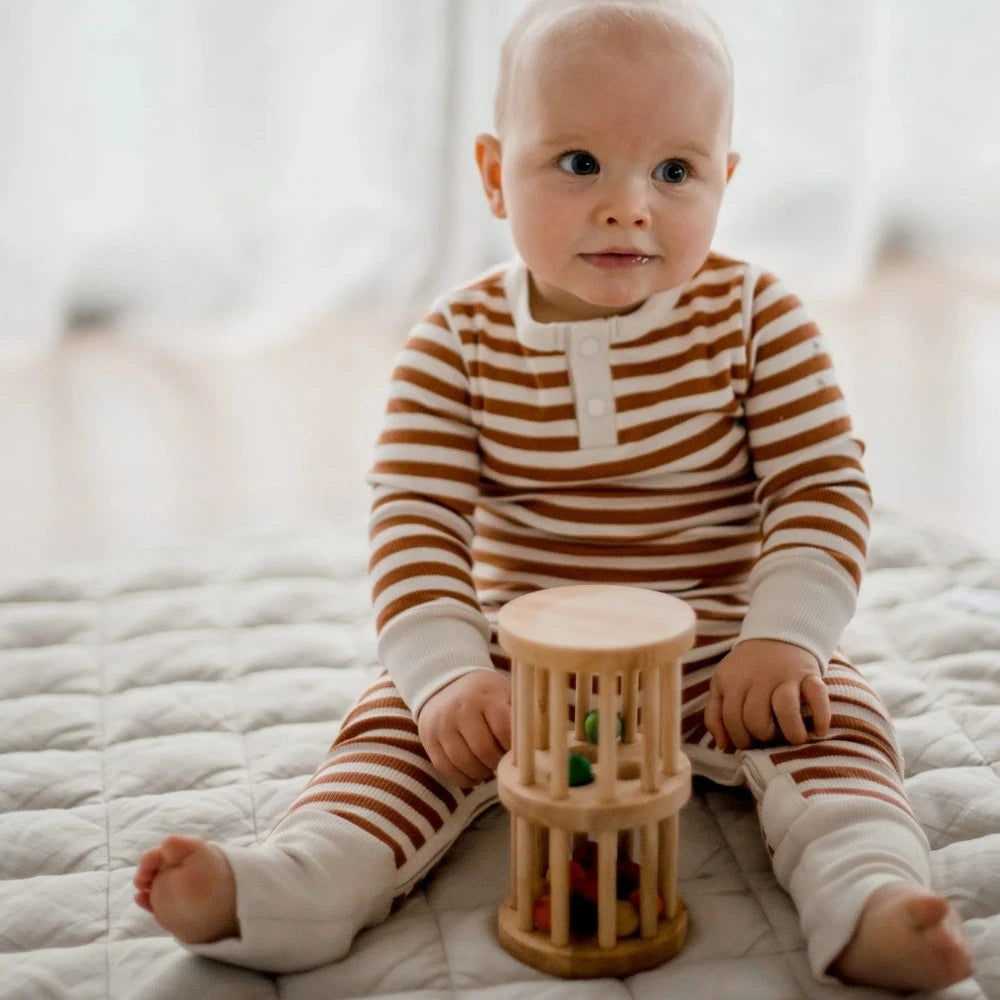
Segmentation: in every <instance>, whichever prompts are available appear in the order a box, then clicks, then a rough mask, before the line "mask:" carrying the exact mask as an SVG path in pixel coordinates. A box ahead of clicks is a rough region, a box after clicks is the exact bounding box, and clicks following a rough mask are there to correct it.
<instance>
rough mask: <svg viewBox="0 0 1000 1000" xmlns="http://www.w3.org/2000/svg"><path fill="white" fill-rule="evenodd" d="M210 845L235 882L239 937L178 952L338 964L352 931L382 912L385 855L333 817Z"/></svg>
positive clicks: (252, 962)
mask: <svg viewBox="0 0 1000 1000" xmlns="http://www.w3.org/2000/svg"><path fill="white" fill-rule="evenodd" d="M216 846H218V847H219V849H220V850H221V851H222V852H223V854H225V856H226V859H227V860H228V861H229V864H230V865H231V866H232V869H233V874H234V876H235V879H236V914H237V917H238V919H239V923H240V937H238V938H225V939H223V940H221V941H214V942H212V943H211V944H204V945H186V946H185V947H187V948H189V949H190V950H191V951H194V952H197V953H198V954H199V955H204V956H206V957H208V958H214V959H218V960H220V961H223V962H229V963H231V964H233V965H240V966H244V967H246V968H250V969H259V970H263V971H268V972H299V971H302V970H304V969H311V968H315V967H316V966H318V965H323V964H325V963H327V962H333V961H336V960H337V959H340V958H342V957H343V956H344V955H345V954H346V953H347V951H348V949H349V948H350V946H351V942H352V941H353V940H354V936H355V935H356V934H357V933H358V931H360V930H361V929H362V928H363V927H365V926H367V925H368V924H372V923H377V922H379V921H381V920H384V919H385V918H386V916H388V914H389V909H390V906H391V905H392V898H393V895H394V888H395V881H396V866H395V861H394V859H393V856H392V852H391V851H390V850H389V848H388V847H386V846H385V845H384V844H382V843H381V842H380V841H378V840H376V839H375V838H374V837H372V836H370V835H369V834H366V833H364V832H363V831H361V830H359V829H358V828H357V827H356V826H354V825H353V824H351V823H349V822H347V821H346V820H343V819H341V818H340V817H337V816H331V815H329V814H315V813H313V814H312V815H304V816H303V817H302V818H301V821H300V822H296V823H292V824H287V825H285V826H284V827H279V828H278V830H276V832H275V834H274V835H272V837H271V838H270V839H269V840H268V841H267V842H266V843H264V844H260V845H258V846H254V847H232V846H227V845H221V844H219V845H216Z"/></svg>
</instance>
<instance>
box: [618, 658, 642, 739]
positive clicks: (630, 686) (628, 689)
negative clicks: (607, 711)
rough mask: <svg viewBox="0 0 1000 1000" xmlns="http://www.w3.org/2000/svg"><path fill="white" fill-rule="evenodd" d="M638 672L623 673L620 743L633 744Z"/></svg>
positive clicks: (635, 727) (635, 723) (637, 701)
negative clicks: (623, 687)
mask: <svg viewBox="0 0 1000 1000" xmlns="http://www.w3.org/2000/svg"><path fill="white" fill-rule="evenodd" d="M638 689H639V672H638V671H637V670H628V671H626V672H625V689H624V691H622V715H623V716H624V719H623V720H622V742H623V743H635V733H636V729H637V728H638V724H639V690H638Z"/></svg>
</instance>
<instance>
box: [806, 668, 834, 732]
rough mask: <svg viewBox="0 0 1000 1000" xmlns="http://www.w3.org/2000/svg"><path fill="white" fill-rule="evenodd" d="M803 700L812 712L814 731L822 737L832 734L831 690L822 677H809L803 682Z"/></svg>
mask: <svg viewBox="0 0 1000 1000" xmlns="http://www.w3.org/2000/svg"><path fill="white" fill-rule="evenodd" d="M802 700H803V701H804V702H805V703H806V704H807V705H808V706H809V711H810V712H811V713H812V728H813V732H814V733H815V734H816V735H817V736H820V737H823V736H828V735H829V734H830V722H831V713H830V692H829V691H828V690H827V687H826V684H825V682H824V681H823V678H822V677H816V676H812V677H807V678H806V679H805V680H804V681H803V682H802Z"/></svg>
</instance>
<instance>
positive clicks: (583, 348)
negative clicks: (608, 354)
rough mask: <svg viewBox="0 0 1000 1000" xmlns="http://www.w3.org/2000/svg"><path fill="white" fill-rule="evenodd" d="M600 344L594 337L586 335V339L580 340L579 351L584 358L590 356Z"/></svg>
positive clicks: (596, 350)
mask: <svg viewBox="0 0 1000 1000" xmlns="http://www.w3.org/2000/svg"><path fill="white" fill-rule="evenodd" d="M599 348H600V344H598V343H597V338H596V337H587V338H586V340H581V341H580V353H581V354H582V355H583V356H584V357H585V358H592V357H593V356H594V355H595V354H596V353H597V352H598V350H599Z"/></svg>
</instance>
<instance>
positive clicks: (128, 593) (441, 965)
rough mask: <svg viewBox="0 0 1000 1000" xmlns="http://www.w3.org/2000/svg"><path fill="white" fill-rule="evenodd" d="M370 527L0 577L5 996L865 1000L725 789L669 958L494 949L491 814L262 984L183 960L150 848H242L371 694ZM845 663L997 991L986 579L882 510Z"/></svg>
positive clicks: (685, 887) (999, 776) (998, 615)
mask: <svg viewBox="0 0 1000 1000" xmlns="http://www.w3.org/2000/svg"><path fill="white" fill-rule="evenodd" d="M363 538H364V534H363V531H362V530H361V529H360V526H357V527H351V528H350V529H346V528H345V529H344V530H342V531H338V530H334V529H331V528H324V529H321V530H310V531H303V532H301V533H299V534H296V535H285V536H280V537H279V536H268V537H260V536H255V537H240V538H230V539H225V540H219V541H216V542H214V543H212V544H208V545H203V546H198V547H194V546H192V547H188V548H183V549H174V550H171V551H163V552H158V553H155V554H144V555H141V556H139V555H137V556H135V557H133V558H132V559H130V560H129V561H127V562H124V563H121V564H119V565H113V566H107V567H104V568H102V569H100V570H98V569H64V570H61V571H52V572H48V573H44V574H34V575H30V576H25V575H22V576H20V577H10V578H7V579H6V580H3V581H0V845H2V846H0V879H2V882H0V996H2V997H3V998H4V1000H14V998H17V1000H22V998H23V1000H45V998H59V1000H68V998H72V1000H98V998H104V997H115V998H126V997H129V998H131V997H143V998H156V1000H171V998H183V1000H193V998H198V1000H200V998H203V997H204V998H214V1000H256V998H260V1000H265V998H274V997H282V998H286V1000H336V998H342V1000H346V998H349V997H384V998H388V997H394V998H398V1000H418V998H420V1000H426V998H461V1000H510V998H516V997H524V996H530V997H532V998H533V1000H543V998H545V1000H547V998H553V1000H554V998H567V1000H585V998H588V997H593V998H601V1000H608V998H628V997H633V998H635V1000H640V998H643V1000H644V998H653V997H671V998H689V997H706V998H740V1000H755V998H760V1000H799V998H807V1000H813V998H822V997H831V998H832V997H843V998H860V997H880V996H883V994H882V993H881V992H879V991H869V990H859V989H842V988H836V987H829V986H821V985H819V984H818V983H816V982H814V981H813V980H812V978H811V976H810V974H809V972H808V969H807V966H806V960H805V955H804V952H803V943H802V940H801V938H800V935H799V932H798V928H797V922H796V918H795V914H794V912H793V910H792V907H791V905H790V903H789V901H788V899H787V898H786V897H785V895H784V894H783V893H782V892H781V890H780V889H779V888H778V887H777V886H776V884H775V882H774V878H773V876H772V874H771V871H770V867H769V864H768V860H767V857H766V856H765V854H764V851H763V849H762V847H761V844H760V839H759V835H758V832H757V825H756V820H755V817H754V813H753V810H752V807H751V805H750V803H749V801H748V799H747V798H746V796H745V795H743V794H741V793H739V792H735V793H734V792H731V791H727V790H723V789H718V788H715V787H712V786H710V785H704V786H699V787H698V788H697V789H696V794H695V796H694V797H693V799H692V801H691V803H690V805H689V806H688V807H687V808H686V809H685V811H684V813H683V819H682V832H681V877H682V884H681V890H682V893H683V895H684V897H685V899H686V901H687V904H688V907H689V908H690V911H691V915H692V926H691V934H690V937H689V941H688V944H687V946H686V948H685V949H684V951H683V952H682V953H681V955H680V956H679V957H678V958H676V959H675V960H674V961H673V962H670V963H668V964H667V965H665V966H662V967H661V968H659V969H657V970H654V971H652V972H648V973H644V974H641V975H637V976H634V977H632V978H631V979H627V980H624V981H617V980H602V981H582V982H562V981H559V980H554V979H549V978H547V977H545V976H542V975H541V974H540V973H536V972H535V971H534V970H532V969H529V968H526V967H524V966H522V965H520V964H519V963H517V962H516V961H515V960H514V959H512V958H510V957H509V956H508V955H507V954H506V953H505V952H504V951H502V950H501V948H500V947H499V945H498V944H497V940H496V936H495V933H494V915H495V912H496V906H497V903H498V901H499V900H500V897H501V894H502V892H503V890H504V887H505V882H506V877H507V875H506V865H507V833H506V819H505V816H504V814H503V813H502V812H500V811H499V810H494V811H492V812H490V813H488V814H487V815H486V816H485V817H484V818H483V819H482V820H480V821H479V823H478V824H477V825H476V826H475V828H474V829H472V830H470V831H469V832H468V833H467V834H466V835H465V836H464V837H463V838H462V839H461V840H460V841H459V843H458V844H457V846H456V848H455V849H454V850H453V852H452V853H451V854H450V855H449V856H448V857H447V859H446V860H445V862H444V863H443V865H442V866H441V867H440V868H439V869H438V871H437V872H436V873H435V874H434V875H433V876H432V877H431V878H430V880H429V881H428V882H427V883H426V884H425V886H424V887H423V888H422V890H420V891H418V892H417V893H416V894H415V895H414V896H413V897H412V898H411V899H410V900H409V902H408V903H407V904H406V905H405V906H404V907H403V908H402V909H401V911H400V912H399V913H397V914H396V915H395V916H394V917H392V918H391V919H390V920H389V922H388V923H386V924H385V925H383V926H381V927H378V928H375V929H373V930H371V931H368V932H366V933H365V934H364V935H362V936H361V938H359V939H358V941H357V942H356V944H355V947H354V949H353V950H352V952H351V953H350V955H349V956H348V957H347V958H346V959H345V960H344V961H343V962H340V963H338V964H337V965H333V966H329V967H326V968H321V969H318V970H315V971H312V972H309V973H305V974H300V975H294V976H282V977H277V978H270V977H267V976H263V975H259V974H257V973H253V972H247V971H244V970H239V969H235V968H231V967H227V966H224V965H220V964H216V963H213V962H211V961H209V960H207V959H201V958H197V957H194V956H192V955H190V954H189V953H187V952H185V951H183V950H182V949H180V948H179V947H177V946H176V945H175V944H173V943H172V942H171V941H170V939H168V938H167V937H165V936H164V935H162V934H161V933H160V932H159V931H158V928H157V927H156V925H155V924H154V922H153V920H152V918H151V917H149V916H148V914H146V913H144V912H143V911H142V910H140V909H138V907H136V906H135V905H134V904H133V903H132V886H131V880H132V875H133V872H134V867H135V863H136V859H137V857H138V855H139V853H140V852H141V851H142V850H143V849H144V848H145V847H146V846H148V845H150V844H151V843H153V842H155V841H157V840H158V839H159V838H160V837H161V836H162V835H163V834H164V833H166V832H168V831H188V832H194V833H199V834H202V835H204V836H207V837H211V838H215V839H223V840H229V841H235V842H237V843H241V844H249V843H252V842H254V841H255V840H257V839H258V838H261V837H262V836H263V835H264V834H265V833H266V832H267V830H268V829H269V827H270V826H271V824H272V823H273V822H274V820H275V819H276V817H277V816H278V814H279V813H280V812H281V811H282V809H283V808H284V807H285V805H286V804H287V803H288V802H289V801H290V800H291V798H292V797H293V795H294V794H295V793H296V791H297V790H298V789H299V787H300V786H301V784H302V782H303V781H304V779H305V778H306V777H307V776H308V775H309V774H310V773H311V770H312V767H313V764H314V763H315V761H316V760H317V759H318V757H319V756H320V754H321V753H322V752H323V750H324V749H325V747H326V746H327V744H328V743H329V742H330V741H331V739H332V737H333V735H334V733H335V731H336V729H337V725H338V722H339V720H340V719H341V718H342V717H343V715H344V713H345V711H346V710H347V709H348V708H349V707H350V705H351V703H352V700H353V697H354V696H355V695H356V694H357V693H358V692H359V690H360V689H361V688H362V686H363V685H364V684H365V683H366V682H367V681H368V680H369V679H370V678H371V677H372V676H373V673H374V669H375V668H374V665H373V662H372V650H373V638H372V633H371V624H370V620H369V618H368V613H367V588H366V585H365V583H364V560H365V555H364V551H363ZM844 645H845V648H846V649H847V650H848V652H849V653H850V654H851V655H852V656H853V657H854V659H855V661H856V662H857V663H859V664H862V665H864V666H865V667H866V669H867V671H868V673H869V676H870V677H871V679H872V681H873V682H874V683H875V685H876V686H877V687H878V688H879V689H880V691H881V692H882V694H883V695H884V697H885V698H886V700H887V701H888V703H889V705H890V707H891V709H892V711H893V713H894V715H895V717H896V718H897V720H898V726H899V733H900V739H901V742H902V744H903V747H904V750H905V754H906V763H907V771H908V779H907V787H908V789H909V794H910V796H911V799H912V801H913V804H914V806H915V808H916V812H917V815H918V817H919V818H920V821H921V823H922V824H923V826H924V829H925V830H926V831H927V835H928V837H929V838H930V843H931V846H932V848H933V851H934V854H933V859H934V878H935V884H936V887H937V888H938V889H939V890H940V891H942V892H944V893H946V894H947V895H948V896H950V897H951V899H952V900H953V902H954V903H955V905H956V906H957V908H958V910H959V912H960V914H961V915H962V917H963V918H964V919H965V922H966V928H967V930H968V934H969V936H970V938H971V940H972V944H973V948H974V951H975V961H976V981H971V980H970V981H967V982H965V983H962V984H960V985H958V986H956V987H953V988H952V989H950V990H948V991H944V992H942V993H939V994H937V995H936V996H937V997H939V998H941V1000H943V998H945V997H947V998H949V1000H959V998H961V1000H972V998H981V997H988V998H1000V563H998V562H996V561H991V560H988V559H985V558H982V557H980V556H978V555H977V553H976V552H975V550H974V549H972V548H971V547H970V546H968V545H966V544H965V543H963V542H961V541H958V540H956V539H954V538H951V537H945V536H943V535H938V534H933V533H928V532H926V531H921V530H918V529H916V528H914V527H913V526H911V525H909V524H908V523H907V522H906V521H904V520H902V519H900V518H898V517H894V516H890V515H887V514H881V515H880V516H879V518H878V520H877V523H876V529H875V534H874V543H873V550H872V556H871V561H870V570H869V574H868V577H867V580H866V583H865V588H864V592H863V600H862V610H861V611H860V613H859V615H858V617H857V619H856V620H855V622H854V624H853V625H852V626H851V628H850V631H849V633H848V634H847V636H846V637H845V643H844Z"/></svg>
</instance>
